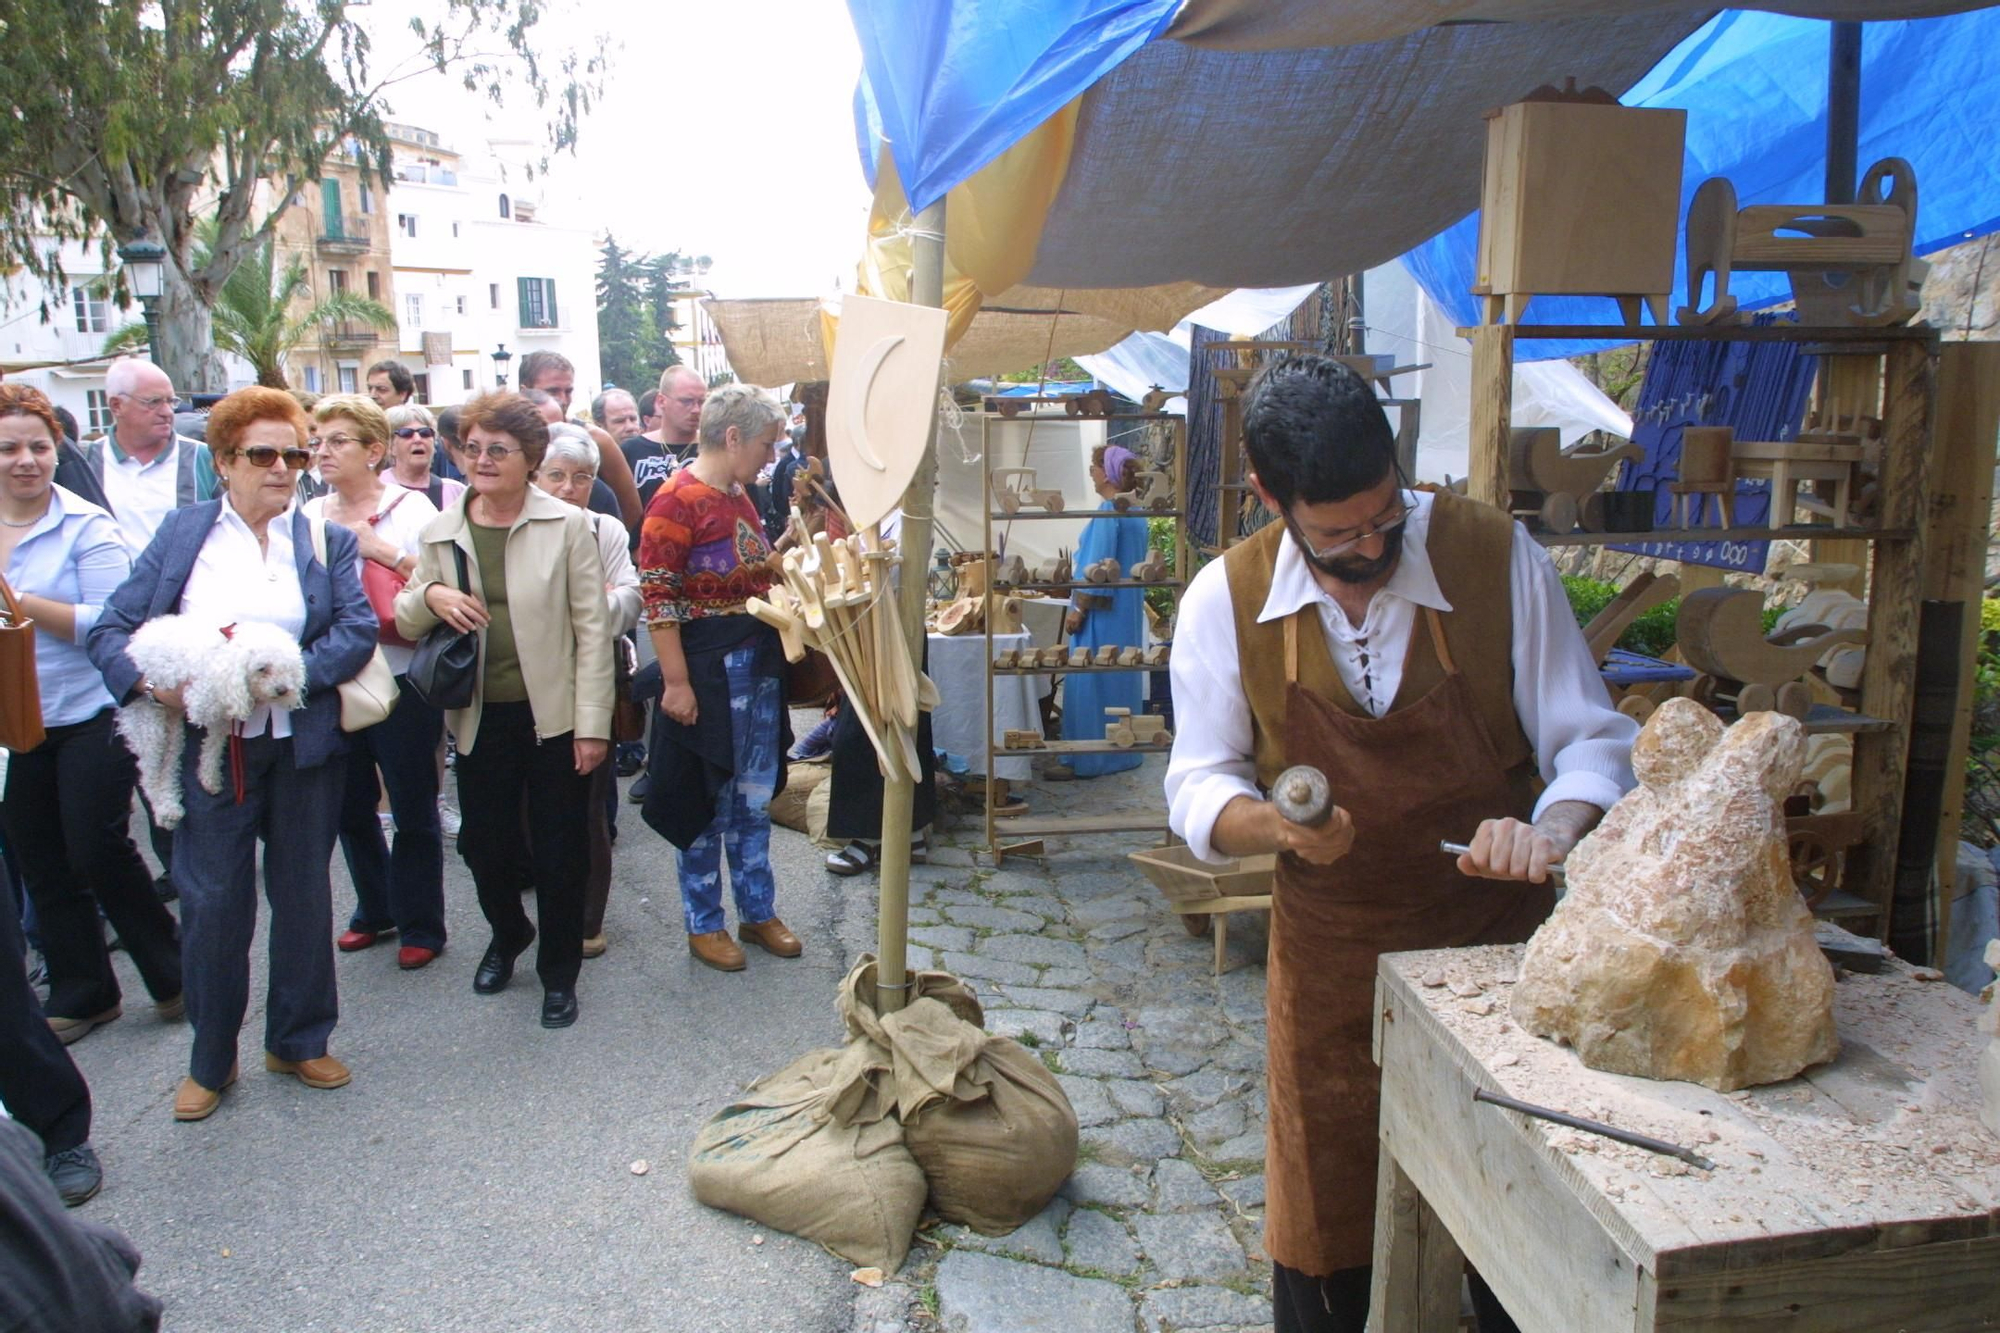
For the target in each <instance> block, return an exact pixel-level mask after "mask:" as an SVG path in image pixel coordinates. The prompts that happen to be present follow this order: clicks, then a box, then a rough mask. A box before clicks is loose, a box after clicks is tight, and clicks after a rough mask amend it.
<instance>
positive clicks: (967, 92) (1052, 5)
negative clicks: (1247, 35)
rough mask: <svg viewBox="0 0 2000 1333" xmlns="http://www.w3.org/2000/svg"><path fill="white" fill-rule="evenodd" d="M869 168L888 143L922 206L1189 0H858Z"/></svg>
mask: <svg viewBox="0 0 2000 1333" xmlns="http://www.w3.org/2000/svg"><path fill="white" fill-rule="evenodd" d="M847 7H848V10H849V12H850V13H852V14H853V16H854V30H855V33H856V35H858V36H859V37H860V39H861V67H862V80H861V87H860V89H859V91H857V92H856V94H855V99H854V106H855V119H856V127H855V128H856V133H857V136H858V138H859V140H860V145H861V160H862V170H863V171H865V172H867V174H868V184H869V187H870V188H871V189H872V188H873V187H874V185H875V164H876V149H877V146H878V145H880V144H881V143H883V142H884V141H887V143H888V146H889V152H890V155H891V156H892V157H894V159H895V162H896V174H897V175H898V176H899V177H900V178H901V179H902V182H903V193H904V196H905V197H906V198H907V199H908V200H909V201H910V207H911V208H912V209H914V210H921V209H923V208H927V207H929V206H930V205H931V204H933V203H935V202H937V201H938V200H939V199H941V198H943V197H944V194H945V192H946V191H947V190H949V189H950V188H951V187H952V186H954V185H956V184H958V183H959V182H960V181H962V180H965V179H966V178H967V177H969V176H971V175H972V174H973V173H974V172H976V171H978V170H979V169H980V168H981V167H983V166H985V165H986V164H987V163H988V162H991V161H992V160H993V159H994V158H996V157H998V156H999V155H1000V154H1001V153H1003V152H1005V151H1006V150H1007V149H1008V148H1009V147H1011V146H1012V145H1014V144H1015V143H1017V142H1018V141H1020V140H1021V139H1022V138H1024V137H1025V136H1026V135H1027V134H1028V133H1029V131H1031V130H1033V129H1034V128H1035V127H1036V126H1037V125H1040V124H1041V123H1042V122H1043V121H1045V120H1047V119H1048V118H1049V117H1050V116H1052V115H1054V114H1055V113H1056V112H1058V111H1060V110H1061V109H1062V108H1063V107H1065V106H1067V105H1068V104H1069V103H1070V101H1071V100H1073V99H1074V98H1075V97H1077V95H1078V94H1080V93H1082V92H1084V91H1085V90H1087V89H1088V88H1089V87H1090V85H1091V84H1093V83H1096V82H1097V81H1098V80H1099V79H1100V78H1102V77H1104V75H1105V74H1106V73H1108V72H1109V71H1110V70H1111V69H1112V68H1113V67H1115V66H1116V65H1117V64H1118V63H1119V62H1120V61H1122V60H1124V59H1125V58H1126V57H1127V56H1129V55H1131V54H1132V53H1133V52H1134V51H1136V50H1138V49H1139V48H1140V47H1141V46H1144V45H1145V44H1146V43H1147V42H1149V41H1151V40H1152V39H1153V38H1154V37H1157V36H1158V35H1159V34H1160V33H1161V31H1162V30H1164V29H1165V28H1166V26H1167V24H1168V23H1169V22H1171V21H1172V20H1173V17H1174V12H1175V11H1176V10H1178V9H1179V8H1180V0H1006V3H1005V4H992V5H985V4H975V3H965V2H964V0H956V2H953V3H945V2H942V0H848V2H847Z"/></svg>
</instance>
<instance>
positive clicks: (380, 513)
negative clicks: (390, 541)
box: [368, 491, 410, 528]
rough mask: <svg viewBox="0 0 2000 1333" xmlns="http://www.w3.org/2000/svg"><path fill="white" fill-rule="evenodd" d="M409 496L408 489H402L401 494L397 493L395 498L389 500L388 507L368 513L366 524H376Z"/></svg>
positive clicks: (371, 525) (370, 525)
mask: <svg viewBox="0 0 2000 1333" xmlns="http://www.w3.org/2000/svg"><path fill="white" fill-rule="evenodd" d="M409 498H410V493H409V492H408V491H403V492H402V494H400V495H398V496H397V497H396V498H395V499H393V500H391V501H389V507H388V508H387V509H378V510H376V511H375V512H374V513H372V514H370V515H369V516H368V526H369V527H371V528H372V527H376V526H378V525H379V524H380V523H381V522H382V520H383V519H385V518H387V517H389V515H391V514H393V513H395V512H396V506H397V505H399V504H401V503H403V501H405V500H407V499H409Z"/></svg>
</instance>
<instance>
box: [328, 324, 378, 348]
mask: <svg viewBox="0 0 2000 1333" xmlns="http://www.w3.org/2000/svg"><path fill="white" fill-rule="evenodd" d="M322 336H323V337H324V339H325V341H326V343H327V345H328V346H333V347H370V346H373V345H374V344H375V343H377V342H379V341H380V340H381V337H382V335H381V333H380V332H378V331H377V330H376V329H375V328H374V327H373V326H372V325H368V324H363V323H361V322H360V321H358V320H351V319H346V320H342V321H340V322H339V323H338V324H329V325H327V327H326V332H325V333H324V335H322Z"/></svg>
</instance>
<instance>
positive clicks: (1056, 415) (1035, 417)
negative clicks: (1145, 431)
mask: <svg viewBox="0 0 2000 1333" xmlns="http://www.w3.org/2000/svg"><path fill="white" fill-rule="evenodd" d="M985 309H987V310H991V309H993V307H992V306H987V307H985ZM1179 396H1180V395H1178V394H1176V395H1175V397H1179ZM1002 401H1005V400H1004V399H1003V400H1002ZM966 415H968V416H979V417H983V418H985V419H986V420H988V421H992V422H999V423H1001V424H1003V425H1004V424H1005V423H1007V422H1009V421H1068V422H1073V423H1076V424H1078V425H1081V424H1083V423H1085V422H1090V421H1179V420H1181V419H1182V418H1181V414H1180V413H1178V412H1113V413H1111V414H1110V415H1109V416H1102V417H1099V416H1088V417H1073V416H1071V415H1070V414H1069V413H1067V412H1016V413H1014V415H1012V416H1008V415H1007V414H1006V413H1005V412H988V411H985V410H984V409H981V410H980V411H978V412H976V413H975V412H968V413H967V414H966Z"/></svg>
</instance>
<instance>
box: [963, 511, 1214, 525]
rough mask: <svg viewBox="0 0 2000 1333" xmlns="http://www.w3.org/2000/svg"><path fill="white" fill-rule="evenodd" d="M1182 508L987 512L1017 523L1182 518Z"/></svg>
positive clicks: (1001, 519)
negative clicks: (1058, 519)
mask: <svg viewBox="0 0 2000 1333" xmlns="http://www.w3.org/2000/svg"><path fill="white" fill-rule="evenodd" d="M1186 516H1187V511H1186V510H1184V509H1126V510H1123V511H1120V510H1117V509H1065V510H1063V511H1062V512H1061V513H1060V514H1051V513H1050V512H1049V511H1048V510H1046V509H1023V510H1022V511H1021V512H1020V513H1018V514H1003V513H1001V512H1000V511H999V510H997V509H996V510H993V511H991V512H990V513H989V514H988V517H989V518H991V519H992V520H993V521H994V522H995V523H1018V522H1019V521H1020V520H1022V519H1024V518H1067V519H1071V520H1078V519H1081V520H1083V521H1085V522H1088V521H1089V520H1091V519H1093V518H1184V517H1186Z"/></svg>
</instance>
